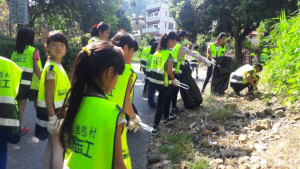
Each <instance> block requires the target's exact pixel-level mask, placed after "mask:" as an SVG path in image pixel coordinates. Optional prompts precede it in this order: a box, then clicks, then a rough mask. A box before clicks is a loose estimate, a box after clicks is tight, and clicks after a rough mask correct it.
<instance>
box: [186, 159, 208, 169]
mask: <svg viewBox="0 0 300 169" xmlns="http://www.w3.org/2000/svg"><path fill="white" fill-rule="evenodd" d="M188 166H189V169H207V168H209V163H208V161H207V160H206V159H204V158H201V159H199V160H197V161H195V162H191V163H190V164H189V165H188Z"/></svg>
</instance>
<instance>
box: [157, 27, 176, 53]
mask: <svg viewBox="0 0 300 169" xmlns="http://www.w3.org/2000/svg"><path fill="white" fill-rule="evenodd" d="M177 38H178V37H177V34H176V33H175V32H174V31H170V32H168V33H165V34H163V35H161V37H160V41H159V44H158V50H161V49H168V41H169V40H177Z"/></svg>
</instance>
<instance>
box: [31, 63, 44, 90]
mask: <svg viewBox="0 0 300 169" xmlns="http://www.w3.org/2000/svg"><path fill="white" fill-rule="evenodd" d="M38 66H39V68H40V70H41V71H42V69H43V68H42V62H41V59H39V60H38ZM39 87H40V79H39V77H38V76H37V74H36V73H34V72H33V75H32V81H31V86H30V89H32V90H39Z"/></svg>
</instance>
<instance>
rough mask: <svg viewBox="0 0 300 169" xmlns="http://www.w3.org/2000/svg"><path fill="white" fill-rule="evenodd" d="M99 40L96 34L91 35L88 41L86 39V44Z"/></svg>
mask: <svg viewBox="0 0 300 169" xmlns="http://www.w3.org/2000/svg"><path fill="white" fill-rule="evenodd" d="M97 41H100V38H99V37H97V36H93V37H92V38H91V39H90V40H89V41H88V45H89V44H91V43H93V42H97Z"/></svg>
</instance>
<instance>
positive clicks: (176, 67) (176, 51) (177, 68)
mask: <svg viewBox="0 0 300 169" xmlns="http://www.w3.org/2000/svg"><path fill="white" fill-rule="evenodd" d="M181 46H182V44H180V43H177V45H176V46H175V47H174V48H173V50H172V53H173V59H174V63H173V72H174V73H175V74H181V67H182V65H183V64H184V60H185V55H183V57H182V58H181V60H178V55H179V51H180V48H181Z"/></svg>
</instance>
